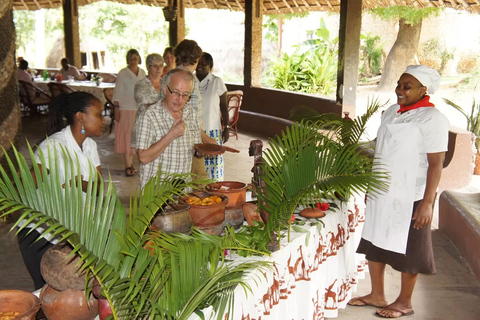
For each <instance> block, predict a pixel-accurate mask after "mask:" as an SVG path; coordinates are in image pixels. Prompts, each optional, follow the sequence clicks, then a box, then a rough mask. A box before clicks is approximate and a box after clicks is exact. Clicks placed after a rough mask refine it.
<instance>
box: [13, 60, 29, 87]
mask: <svg viewBox="0 0 480 320" xmlns="http://www.w3.org/2000/svg"><path fill="white" fill-rule="evenodd" d="M17 76H18V81H25V82H32V76H31V75H30V73H29V72H28V61H27V60H24V59H22V60H20V61H19V62H18V69H17Z"/></svg>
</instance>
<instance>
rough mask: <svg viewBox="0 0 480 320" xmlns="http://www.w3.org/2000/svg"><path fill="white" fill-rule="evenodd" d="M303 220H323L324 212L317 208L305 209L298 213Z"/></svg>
mask: <svg viewBox="0 0 480 320" xmlns="http://www.w3.org/2000/svg"><path fill="white" fill-rule="evenodd" d="M298 214H299V215H301V216H302V217H305V218H323V217H325V212H324V211H322V210H320V209H317V208H305V209H303V210H302V211H300V212H299V213H298Z"/></svg>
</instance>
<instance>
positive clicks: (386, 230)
mask: <svg viewBox="0 0 480 320" xmlns="http://www.w3.org/2000/svg"><path fill="white" fill-rule="evenodd" d="M439 86H440V75H439V74H438V72H437V71H435V70H433V69H431V68H428V67H426V66H423V65H417V66H409V67H408V68H407V70H406V71H405V72H404V73H403V74H402V76H401V77H400V79H399V80H398V85H397V87H396V89H395V93H396V94H397V104H395V105H393V106H391V107H390V108H388V109H387V110H386V111H385V113H384V114H383V115H382V123H381V125H380V128H379V130H378V134H377V145H376V150H375V157H376V163H377V164H378V170H387V171H388V172H389V173H390V176H391V180H390V187H389V190H388V191H387V192H385V193H384V194H381V195H378V196H376V197H369V198H368V199H367V213H366V218H365V226H364V229H363V233H362V240H361V241H360V244H359V247H358V249H357V252H358V253H363V254H365V255H366V258H367V260H368V266H369V272H370V280H371V285H372V291H371V293H370V294H368V295H366V296H363V297H357V298H353V299H352V300H350V301H349V303H348V304H349V305H353V306H366V305H367V306H375V307H379V308H380V309H378V310H377V311H376V313H377V315H378V316H380V317H385V318H398V317H401V316H405V315H411V314H413V306H412V301H411V300H412V294H413V289H414V288H415V283H416V281H417V277H418V274H419V273H423V274H435V273H436V270H435V263H434V258H433V248H432V240H431V228H430V223H431V221H432V215H433V204H434V201H435V197H436V191H437V186H438V183H439V181H440V176H441V174H442V168H443V161H444V159H445V151H447V145H448V129H449V127H450V125H449V122H448V120H447V118H446V117H445V116H444V115H443V114H441V113H440V111H438V110H437V109H436V108H435V106H434V105H433V104H432V103H431V102H430V101H429V99H430V97H429V96H428V95H427V92H428V93H434V92H435V91H436V90H437V89H438V88H439ZM386 264H388V265H390V266H391V267H392V268H393V269H395V270H397V271H400V272H401V273H402V275H401V289H400V294H399V296H398V298H397V299H396V300H395V301H394V302H393V303H391V304H388V302H387V300H386V297H385V293H384V274H385V266H386Z"/></svg>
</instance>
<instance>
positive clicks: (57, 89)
mask: <svg viewBox="0 0 480 320" xmlns="http://www.w3.org/2000/svg"><path fill="white" fill-rule="evenodd" d="M48 90H50V93H51V95H52V99H53V98H55V97H57V96H58V95H60V93H62V92H66V93H71V92H75V90H73V89H72V88H69V87H67V86H66V85H64V84H63V83H59V82H49V83H48Z"/></svg>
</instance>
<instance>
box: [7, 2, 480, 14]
mask: <svg viewBox="0 0 480 320" xmlns="http://www.w3.org/2000/svg"><path fill="white" fill-rule="evenodd" d="M97 1H99V0H77V3H78V5H79V6H82V5H85V4H89V3H93V2H97ZM109 1H115V2H120V3H127V4H133V3H140V4H144V5H152V6H158V7H165V6H167V5H168V0H109ZM393 5H406V6H412V7H417V8H425V7H448V8H454V9H457V10H466V11H469V12H472V13H480V0H363V7H364V8H365V9H373V8H378V7H389V6H393ZM61 6H62V0H13V9H16V10H38V9H41V8H58V7H61ZM185 7H186V8H209V9H230V10H235V11H244V9H245V0H185ZM305 11H335V12H338V11H340V0H264V2H263V13H264V14H279V13H293V12H305Z"/></svg>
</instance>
